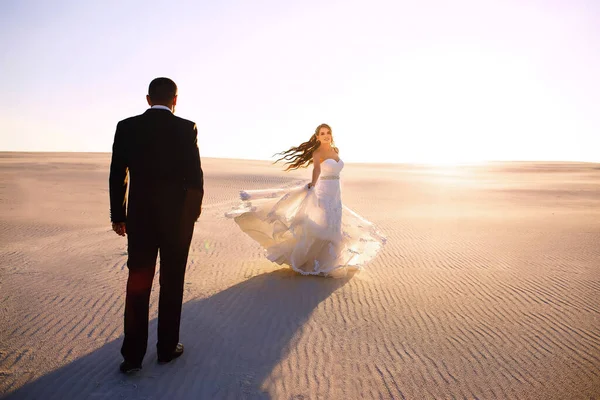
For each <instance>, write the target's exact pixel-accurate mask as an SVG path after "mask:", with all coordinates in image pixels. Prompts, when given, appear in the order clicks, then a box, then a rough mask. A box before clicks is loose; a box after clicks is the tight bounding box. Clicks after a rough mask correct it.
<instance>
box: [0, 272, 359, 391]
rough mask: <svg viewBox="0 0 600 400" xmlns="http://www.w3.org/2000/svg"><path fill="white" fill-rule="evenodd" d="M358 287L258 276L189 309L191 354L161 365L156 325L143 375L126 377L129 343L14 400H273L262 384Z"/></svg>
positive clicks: (186, 334)
mask: <svg viewBox="0 0 600 400" xmlns="http://www.w3.org/2000/svg"><path fill="white" fill-rule="evenodd" d="M350 279H351V275H348V277H346V278H341V279H327V278H318V277H310V276H307V277H303V276H299V275H297V274H295V273H294V272H292V271H291V270H288V269H280V270H277V271H274V272H270V273H265V274H262V275H258V276H255V277H252V278H250V279H248V280H247V281H244V282H242V283H239V284H237V285H235V286H232V287H230V288H228V289H226V290H224V291H222V292H220V293H217V294H215V295H213V296H211V297H208V298H206V299H201V300H192V301H190V302H188V303H186V304H184V308H183V316H182V326H181V341H182V342H183V343H184V344H185V354H184V355H183V356H182V357H181V358H180V359H178V360H176V361H174V362H173V363H171V364H167V365H157V363H156V350H155V347H154V344H155V343H156V320H152V321H151V324H150V339H149V344H148V353H147V354H146V357H145V359H144V365H143V370H142V371H141V372H139V373H137V374H136V375H133V376H125V375H123V374H121V373H119V372H118V364H119V362H120V361H121V358H120V354H119V349H120V345H121V340H122V338H119V339H118V340H115V341H112V342H109V343H107V344H106V345H104V346H103V347H101V348H99V349H98V350H96V351H94V352H92V353H90V354H88V355H86V356H84V357H82V358H80V359H77V360H76V361H73V362H72V363H70V364H68V365H66V366H64V367H62V368H60V369H58V370H56V371H53V372H51V373H49V374H47V375H45V376H43V377H41V378H39V379H37V380H36V381H33V382H31V383H29V384H27V385H25V386H23V387H22V388H20V389H18V390H17V391H15V392H13V393H12V394H11V395H9V396H8V397H7V398H8V399H30V398H31V399H104V398H106V399H162V398H173V399H186V398H189V399H217V398H218V399H229V398H231V399H269V398H270V396H269V394H268V393H266V392H263V391H262V390H261V384H262V383H263V382H264V381H265V379H266V378H267V377H268V376H269V374H270V373H271V371H272V370H273V368H274V367H275V366H276V365H277V364H278V363H279V362H280V361H281V360H282V358H284V357H285V356H286V354H287V353H288V350H289V346H290V345H293V342H292V339H293V337H294V335H296V333H297V332H298V331H299V330H300V329H301V328H302V326H303V325H304V323H305V322H306V321H307V319H308V318H309V317H310V315H311V314H312V312H313V310H314V309H315V308H316V307H317V306H318V305H319V303H321V302H322V301H323V300H325V299H326V298H327V297H328V296H330V295H331V294H332V293H333V292H334V291H335V290H337V289H338V288H340V287H342V286H343V285H344V284H346V283H347V282H348V281H349V280H350Z"/></svg>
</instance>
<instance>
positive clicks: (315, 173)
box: [308, 151, 321, 189]
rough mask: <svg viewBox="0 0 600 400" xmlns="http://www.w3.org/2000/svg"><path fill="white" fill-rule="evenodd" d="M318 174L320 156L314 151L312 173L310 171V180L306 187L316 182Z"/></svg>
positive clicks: (319, 172)
mask: <svg viewBox="0 0 600 400" xmlns="http://www.w3.org/2000/svg"><path fill="white" fill-rule="evenodd" d="M319 175H321V157H320V156H319V154H317V152H316V151H315V152H314V154H313V173H312V181H311V182H310V183H309V184H308V188H309V189H310V188H311V187H314V186H315V185H316V184H317V180H318V179H319Z"/></svg>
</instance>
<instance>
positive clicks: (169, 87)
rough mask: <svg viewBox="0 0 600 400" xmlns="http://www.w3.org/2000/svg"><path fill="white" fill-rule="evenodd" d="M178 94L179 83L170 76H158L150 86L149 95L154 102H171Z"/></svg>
mask: <svg viewBox="0 0 600 400" xmlns="http://www.w3.org/2000/svg"><path fill="white" fill-rule="evenodd" d="M176 95H177V85H176V84H175V82H173V81H172V80H171V79H169V78H156V79H154V80H152V82H150V86H149V87H148V96H150V100H152V102H154V103H170V102H171V101H172V100H173V98H174V97H175V96H176Z"/></svg>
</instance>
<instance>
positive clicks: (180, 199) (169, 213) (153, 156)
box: [109, 108, 204, 230]
mask: <svg viewBox="0 0 600 400" xmlns="http://www.w3.org/2000/svg"><path fill="white" fill-rule="evenodd" d="M128 175H129V177H128ZM128 181H129V182H128ZM128 183H129V187H128ZM109 187H110V217H111V221H112V222H127V225H128V230H129V228H130V224H132V225H133V224H141V223H144V222H145V223H148V222H150V221H152V220H156V219H163V220H164V219H171V220H173V221H176V222H181V221H182V219H183V220H188V221H189V220H193V221H195V220H197V219H198V217H199V215H200V207H201V204H202V198H203V196H204V177H203V173H202V167H201V164H200V154H199V150H198V131H197V128H196V124H195V123H194V122H192V121H188V120H185V119H183V118H179V117H177V116H175V115H173V113H171V112H170V111H168V110H164V109H158V108H151V109H149V110H147V111H146V112H145V113H144V114H142V115H138V116H135V117H131V118H128V119H125V120H123V121H121V122H119V123H118V124H117V131H116V133H115V140H114V144H113V153H112V161H111V164H110V178H109Z"/></svg>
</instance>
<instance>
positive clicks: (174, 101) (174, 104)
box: [173, 95, 177, 106]
mask: <svg viewBox="0 0 600 400" xmlns="http://www.w3.org/2000/svg"><path fill="white" fill-rule="evenodd" d="M176 105H177V95H175V97H173V106H176Z"/></svg>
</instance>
